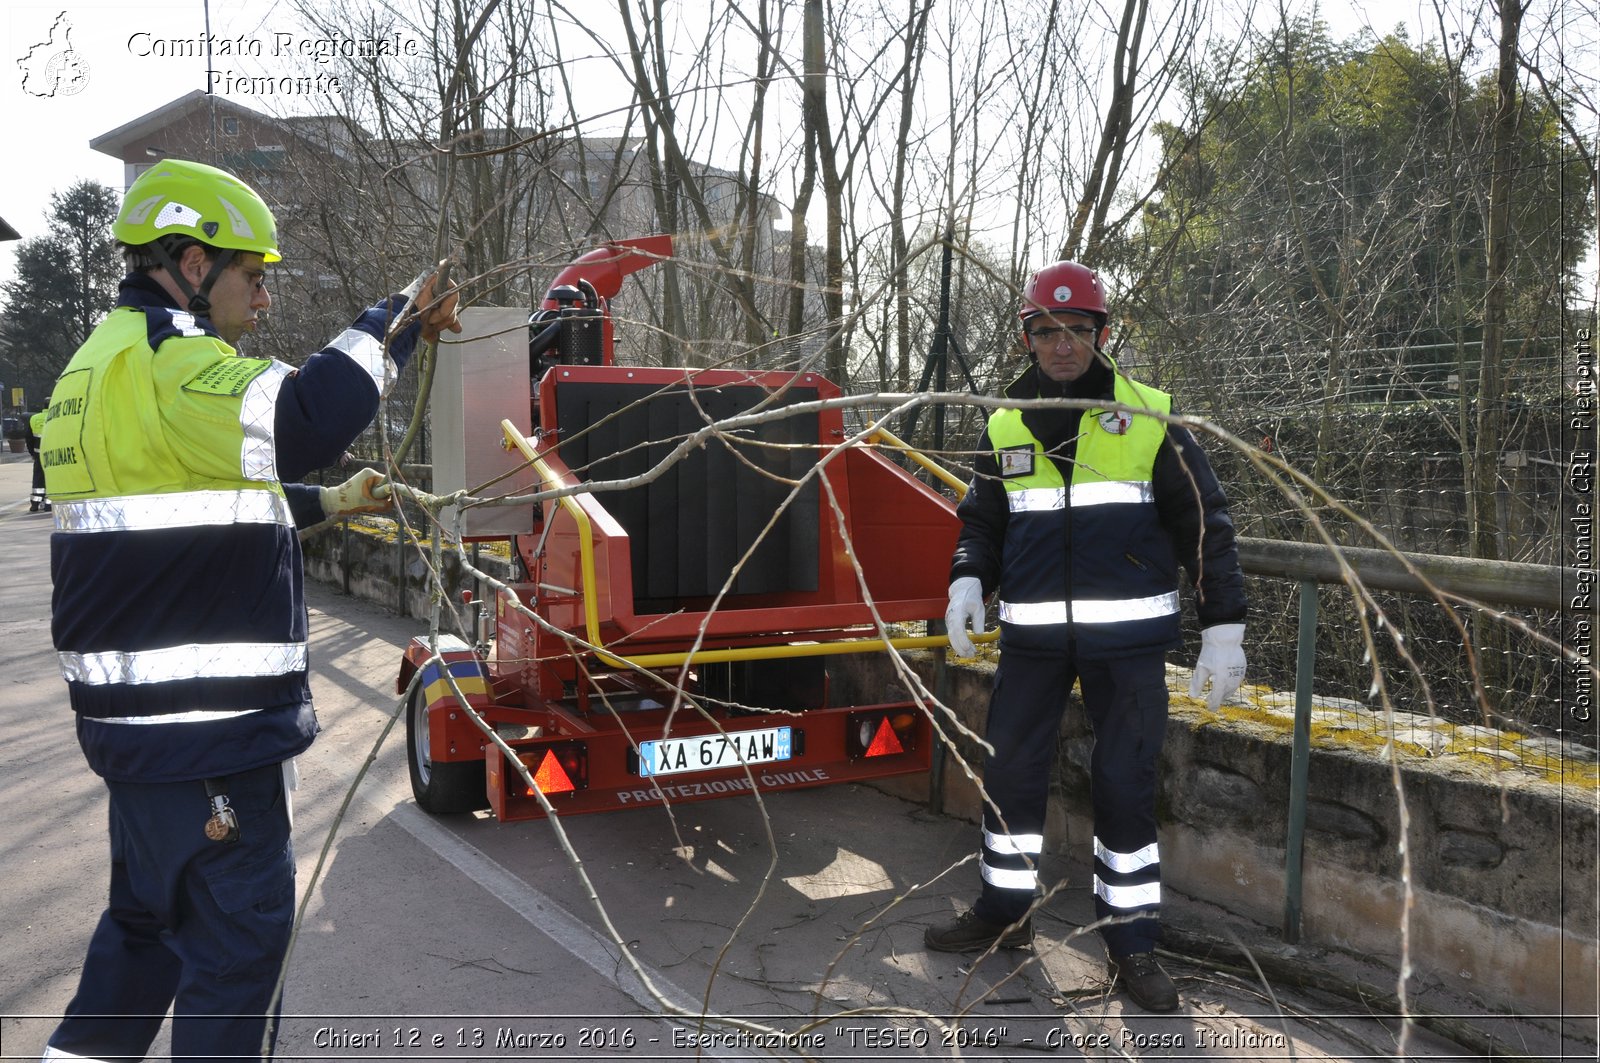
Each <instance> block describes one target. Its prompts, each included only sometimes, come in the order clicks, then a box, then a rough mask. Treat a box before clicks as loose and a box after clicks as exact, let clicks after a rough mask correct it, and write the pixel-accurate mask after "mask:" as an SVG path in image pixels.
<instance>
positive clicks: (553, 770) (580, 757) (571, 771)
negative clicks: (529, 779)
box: [517, 742, 589, 797]
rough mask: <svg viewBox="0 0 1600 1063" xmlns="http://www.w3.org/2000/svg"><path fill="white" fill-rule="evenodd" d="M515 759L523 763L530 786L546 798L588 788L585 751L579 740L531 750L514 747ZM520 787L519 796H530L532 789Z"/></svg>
mask: <svg viewBox="0 0 1600 1063" xmlns="http://www.w3.org/2000/svg"><path fill="white" fill-rule="evenodd" d="M517 759H518V760H520V761H522V763H523V764H525V765H527V767H528V772H529V774H531V775H532V776H533V783H534V785H535V786H537V787H538V788H539V790H540V792H541V793H543V794H544V795H545V796H546V797H549V796H550V795H552V794H565V793H571V792H572V791H574V790H587V789H588V788H589V750H588V748H587V747H586V746H585V745H584V744H583V743H582V742H561V743H558V744H556V745H550V746H539V747H537V748H535V749H531V750H518V752H517ZM520 789H521V791H522V796H524V797H532V796H533V791H532V790H531V789H529V788H528V787H526V786H523V787H520Z"/></svg>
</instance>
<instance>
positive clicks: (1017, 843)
mask: <svg viewBox="0 0 1600 1063" xmlns="http://www.w3.org/2000/svg"><path fill="white" fill-rule="evenodd" d="M983 845H984V848H986V849H988V850H989V851H990V852H993V853H999V854H1000V855H1001V856H1038V855H1039V854H1040V853H1042V852H1044V835H1043V834H991V833H990V832H989V831H988V830H985V831H984V832H983Z"/></svg>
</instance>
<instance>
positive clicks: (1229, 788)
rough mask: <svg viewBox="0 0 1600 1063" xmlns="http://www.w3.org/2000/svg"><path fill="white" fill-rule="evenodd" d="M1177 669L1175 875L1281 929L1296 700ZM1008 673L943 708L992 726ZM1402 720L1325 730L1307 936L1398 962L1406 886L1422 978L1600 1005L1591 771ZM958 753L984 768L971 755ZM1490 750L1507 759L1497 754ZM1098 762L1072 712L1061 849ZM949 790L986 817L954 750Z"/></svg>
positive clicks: (1172, 766) (1062, 779) (1171, 851)
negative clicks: (1222, 697) (1436, 735)
mask: <svg viewBox="0 0 1600 1063" xmlns="http://www.w3.org/2000/svg"><path fill="white" fill-rule="evenodd" d="M916 667H917V669H918V671H919V674H921V675H922V676H923V679H924V682H927V683H929V684H930V689H931V688H932V687H931V685H932V684H933V683H934V682H936V679H935V677H934V676H933V665H932V661H931V659H929V658H927V657H926V655H924V656H923V659H921V660H918V661H917V662H916ZM832 670H833V679H834V683H835V685H836V687H837V688H838V689H839V696H840V697H841V698H844V697H852V696H857V695H858V694H867V693H871V694H874V695H876V696H883V697H885V698H886V699H887V698H888V697H890V696H891V695H892V694H893V691H894V687H895V681H894V678H893V674H892V672H891V671H890V670H889V668H888V667H887V666H886V665H885V664H884V663H883V662H882V661H881V660H880V659H876V658H870V657H840V658H836V659H835V660H834V663H833V665H832ZM1170 672H1171V675H1170V677H1169V678H1170V682H1169V684H1168V685H1169V688H1170V689H1171V691H1172V714H1171V720H1170V723H1169V725H1168V728H1167V738H1166V743H1165V745H1164V747H1163V750H1162V782H1161V789H1160V792H1159V797H1158V801H1159V810H1158V814H1159V819H1160V822H1161V824H1162V826H1161V834H1160V842H1161V848H1162V860H1161V864H1162V873H1163V878H1164V881H1165V882H1166V884H1167V885H1168V886H1169V887H1170V888H1172V889H1176V890H1178V891H1179V892H1181V893H1184V894H1187V895H1189V896H1192V897H1195V898H1198V899H1201V900H1204V901H1207V902H1209V903H1212V904H1215V905H1218V906H1220V907H1223V908H1225V909H1228V910H1230V911H1233V912H1235V913H1238V914H1240V915H1243V916H1246V917H1249V918H1251V919H1254V920H1255V921H1256V922H1259V923H1262V924H1265V925H1266V926H1269V927H1272V928H1274V931H1278V930H1279V929H1280V928H1281V927H1282V925H1283V912H1284V858H1285V845H1286V834H1287V822H1288V808H1289V770H1290V737H1291V730H1290V726H1289V723H1290V722H1292V708H1291V709H1290V710H1289V711H1288V713H1283V712H1282V711H1281V710H1280V711H1278V712H1273V711H1267V710H1262V709H1260V708H1258V707H1257V708H1247V709H1244V710H1241V711H1230V710H1229V709H1228V708H1227V707H1224V712H1223V713H1218V714H1213V713H1210V712H1208V711H1206V709H1205V707H1204V705H1203V704H1199V703H1196V702H1195V701H1193V700H1192V699H1190V698H1189V697H1187V688H1188V681H1189V677H1188V673H1187V672H1184V671H1182V670H1180V669H1176V668H1173V669H1170ZM992 677H993V667H992V665H988V666H985V665H978V666H970V667H969V666H953V667H950V668H949V669H948V670H947V676H946V679H945V680H944V682H945V683H946V684H947V689H948V696H947V697H946V698H945V701H946V703H947V704H949V705H951V706H952V707H953V708H954V709H955V710H956V711H957V712H958V713H959V714H960V715H961V717H962V719H963V720H964V722H965V723H966V724H967V725H968V726H969V727H971V728H972V729H973V730H975V731H978V732H979V733H981V732H982V720H983V716H984V713H985V710H986V707H987V705H988V699H989V687H990V683H991V682H992ZM1247 693H1252V692H1250V691H1248V689H1247ZM1264 694H1270V692H1261V691H1255V692H1253V693H1252V696H1251V697H1250V698H1249V699H1247V700H1248V702H1250V703H1251V704H1253V705H1259V704H1260V703H1261V702H1262V701H1263V700H1265V701H1266V702H1267V704H1268V705H1269V706H1271V707H1272V708H1273V709H1278V708H1279V707H1280V706H1281V705H1283V704H1284V703H1285V702H1286V700H1287V699H1283V698H1278V699H1276V700H1274V699H1271V698H1270V697H1268V698H1264V697H1263V695H1264ZM1075 700H1076V699H1074V701H1075ZM1335 710H1336V711H1338V712H1339V714H1340V716H1341V718H1343V719H1346V720H1356V721H1359V715H1358V714H1359V713H1360V711H1361V710H1359V709H1358V708H1356V707H1353V706H1350V705H1333V706H1330V705H1322V706H1320V711H1319V713H1318V715H1319V716H1326V715H1328V714H1329V713H1331V712H1333V711H1335ZM1368 716H1369V717H1370V716H1371V714H1368ZM1279 717H1283V718H1282V719H1281V720H1280V719H1279ZM1373 722H1377V721H1376V718H1374V721H1373ZM1443 726H1445V727H1448V725H1443ZM1390 727H1391V733H1389V734H1388V736H1387V737H1385V736H1384V734H1383V732H1380V731H1379V730H1377V729H1376V728H1368V727H1358V726H1353V725H1352V726H1351V727H1348V728H1329V727H1326V726H1320V727H1317V728H1315V729H1314V734H1315V735H1316V739H1315V742H1314V748H1313V750H1312V756H1311V761H1310V777H1309V787H1308V793H1309V804H1308V808H1307V816H1306V828H1307V829H1306V835H1305V844H1304V850H1305V861H1304V872H1303V887H1302V924H1301V940H1302V941H1305V942H1307V943H1311V944H1320V945H1327V946H1332V947H1337V948H1342V949H1346V950H1349V951H1351V952H1355V953H1359V954H1361V955H1364V956H1368V957H1372V958H1378V959H1382V960H1386V961H1388V962H1390V963H1391V964H1394V965H1395V966H1398V963H1399V959H1400V941H1401V917H1402V913H1403V912H1404V910H1405V908H1406V906H1407V895H1406V890H1405V887H1404V882H1405V881H1406V880H1407V876H1408V877H1409V881H1410V883H1411V896H1410V901H1411V903H1410V912H1411V915H1410V920H1411V922H1410V937H1411V965H1412V968H1413V970H1414V971H1415V972H1416V973H1417V979H1418V980H1417V984H1418V985H1421V984H1426V983H1429V982H1437V983H1440V984H1443V985H1446V986H1448V987H1449V988H1451V989H1454V990H1457V991H1460V992H1465V993H1469V994H1471V995H1473V996H1476V997H1478V998H1480V999H1482V1000H1484V1001H1485V1002H1486V1003H1488V1004H1489V1005H1491V1006H1492V1007H1496V1008H1505V1009H1510V1010H1515V1011H1522V1012H1529V1013H1538V1014H1554V1013H1560V1012H1562V1011H1563V1010H1571V1009H1572V1008H1573V1007H1577V1008H1578V1009H1579V1010H1582V1007H1583V1005H1582V1004H1581V1002H1585V1001H1593V1000H1594V999H1595V994H1596V992H1597V984H1596V971H1597V967H1600V951H1597V948H1596V940H1595V939H1596V911H1597V903H1600V901H1597V880H1600V866H1597V863H1596V854H1597V852H1600V833H1597V789H1596V770H1595V764H1594V762H1593V761H1592V760H1590V759H1588V758H1587V757H1580V758H1577V759H1571V760H1564V759H1562V758H1560V757H1557V756H1555V755H1554V754H1553V753H1551V751H1550V750H1549V748H1548V747H1547V746H1541V745H1539V744H1537V743H1528V745H1529V746H1530V748H1532V749H1536V750H1543V752H1542V754H1540V755H1539V756H1538V758H1537V759H1530V758H1531V755H1528V756H1523V757H1520V758H1519V757H1516V756H1513V755H1512V754H1513V753H1514V752H1515V751H1516V750H1517V749H1518V748H1519V745H1520V743H1519V741H1518V739H1517V736H1504V737H1505V739H1506V740H1505V741H1504V742H1500V743H1494V742H1493V740H1492V738H1491V736H1489V735H1487V734H1485V733H1484V732H1485V731H1486V729H1484V728H1475V729H1472V730H1473V732H1474V733H1473V734H1472V735H1471V736H1470V738H1471V740H1472V744H1471V745H1467V744H1465V743H1464V742H1463V741H1462V740H1460V739H1456V738H1452V740H1451V744H1452V745H1453V746H1456V747H1459V751H1458V752H1450V751H1449V749H1450V748H1451V746H1447V745H1442V744H1441V743H1440V742H1434V743H1433V744H1432V747H1430V746H1429V745H1427V744H1424V743H1419V742H1418V741H1416V740H1415V739H1416V738H1417V737H1418V736H1417V734H1416V732H1417V730H1418V728H1419V724H1418V723H1417V722H1416V721H1402V722H1401V725H1400V727H1399V728H1398V733H1397V734H1396V733H1394V732H1395V731H1396V729H1395V728H1394V726H1393V721H1390ZM1441 733H1444V732H1441ZM1391 743H1393V748H1392V749H1391V748H1390V745H1391ZM958 747H959V748H961V749H962V752H963V753H964V755H965V756H966V757H967V758H968V759H969V760H970V762H971V763H973V764H974V765H975V766H976V767H981V765H982V760H981V756H980V754H979V751H978V750H977V749H976V747H975V744H974V743H971V742H962V743H958ZM1433 748H1437V749H1438V751H1437V752H1434V751H1433ZM1489 749H1493V750H1495V751H1497V752H1498V753H1499V754H1500V755H1497V756H1489V755H1487V754H1486V753H1485V752H1483V751H1484V750H1489ZM1088 752H1089V735H1088V731H1087V726H1086V724H1085V723H1084V722H1083V713H1082V712H1081V710H1080V711H1072V710H1071V709H1069V711H1068V713H1067V715H1066V723H1065V725H1064V726H1063V729H1062V737H1061V744H1060V756H1059V757H1058V761H1057V770H1056V773H1055V777H1054V780H1053V786H1052V802H1051V810H1050V812H1051V815H1050V824H1049V826H1048V827H1047V831H1046V837H1047V839H1049V844H1050V846H1051V849H1052V850H1053V851H1055V852H1058V853H1060V852H1063V851H1066V850H1067V849H1068V848H1072V849H1074V850H1075V855H1080V856H1083V857H1084V858H1085V859H1086V858H1087V857H1086V855H1085V854H1086V853H1087V851H1088V849H1089V844H1090V838H1091V824H1090V821H1089V818H1088V808H1089V803H1088ZM1580 752H1581V751H1580ZM1397 777H1398V781H1399V785H1398V788H1397V785H1396V780H1397ZM900 785H901V786H902V787H903V788H904V787H906V786H907V785H908V784H904V783H902V784H900ZM943 787H944V800H943V807H944V811H945V812H946V813H947V814H950V815H955V816H961V817H963V818H966V819H969V820H971V821H973V822H977V821H978V820H979V817H980V804H979V800H978V794H977V789H976V787H975V786H974V785H973V784H972V783H971V781H969V780H968V779H967V777H966V775H965V773H964V772H963V771H962V770H961V768H960V767H959V765H958V764H956V763H955V762H954V760H953V758H952V761H951V762H950V763H948V764H947V765H946V767H945V769H944V774H943ZM903 792H905V793H906V794H907V796H915V794H914V792H912V791H909V790H903ZM1402 799H1403V809H1404V811H1403V812H1402ZM1402 819H1403V821H1404V823H1405V827H1404V829H1402ZM1402 838H1404V840H1405V843H1406V844H1405V846H1404V853H1405V854H1406V856H1407V857H1409V866H1407V864H1406V862H1405V861H1403V860H1402V846H1401V841H1402ZM1564 1002H1565V1009H1564Z"/></svg>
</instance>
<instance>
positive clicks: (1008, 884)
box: [978, 860, 1039, 890]
mask: <svg viewBox="0 0 1600 1063" xmlns="http://www.w3.org/2000/svg"><path fill="white" fill-rule="evenodd" d="M978 870H979V871H980V872H981V873H982V875H983V881H985V882H987V883H988V884H989V885H991V886H998V887H999V888H1001V889H1003V890H1032V889H1033V888H1034V887H1035V886H1037V885H1038V884H1039V875H1038V872H1035V871H1029V870H1022V871H1018V870H1015V869H1012V868H1004V867H990V866H989V865H988V864H986V863H984V862H983V861H982V860H979V861H978Z"/></svg>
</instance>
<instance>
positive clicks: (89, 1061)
mask: <svg viewBox="0 0 1600 1063" xmlns="http://www.w3.org/2000/svg"><path fill="white" fill-rule="evenodd" d="M52 1059H77V1060H82V1061H83V1063H106V1061H105V1060H103V1059H101V1058H100V1057H99V1056H76V1055H73V1054H72V1053H71V1052H63V1051H61V1049H59V1048H56V1047H55V1046H53V1045H46V1046H45V1049H44V1055H42V1056H40V1057H39V1063H50V1060H52Z"/></svg>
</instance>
